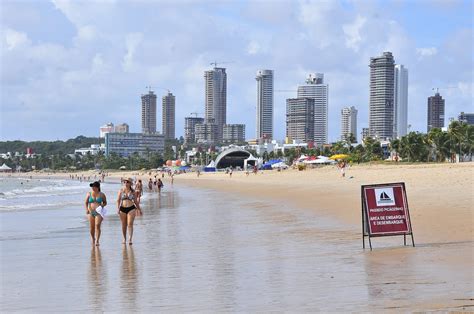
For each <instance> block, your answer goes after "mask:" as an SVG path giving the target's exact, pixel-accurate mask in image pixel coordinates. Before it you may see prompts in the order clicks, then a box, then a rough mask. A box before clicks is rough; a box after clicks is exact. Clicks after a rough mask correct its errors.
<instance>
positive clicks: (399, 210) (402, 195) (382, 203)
mask: <svg viewBox="0 0 474 314" xmlns="http://www.w3.org/2000/svg"><path fill="white" fill-rule="evenodd" d="M362 202H363V205H364V206H363V207H364V210H365V220H366V221H365V227H366V228H368V230H366V231H368V234H369V235H370V236H377V235H403V234H410V233H411V232H412V230H411V225H410V214H409V212H408V204H407V197H406V192H405V185H404V184H403V183H391V184H376V185H363V186H362Z"/></svg>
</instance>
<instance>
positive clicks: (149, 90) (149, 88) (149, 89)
mask: <svg viewBox="0 0 474 314" xmlns="http://www.w3.org/2000/svg"><path fill="white" fill-rule="evenodd" d="M145 88H148V92H151V89H152V88H155V89H156V88H157V89H163V90H165V91H168V93H170V90H169V89H167V88H164V87H159V86H145Z"/></svg>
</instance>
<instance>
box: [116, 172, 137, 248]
mask: <svg viewBox="0 0 474 314" xmlns="http://www.w3.org/2000/svg"><path fill="white" fill-rule="evenodd" d="M123 183H124V187H123V188H122V189H120V191H119V192H118V197H117V208H118V211H117V212H118V214H119V216H120V220H121V221H122V235H123V242H122V243H124V244H125V243H126V241H127V227H128V234H129V238H128V244H130V245H131V244H132V238H133V221H134V220H135V216H136V215H141V209H140V204H139V203H138V201H137V194H136V192H135V191H134V190H133V189H132V179H130V178H129V179H126V180H124V181H123Z"/></svg>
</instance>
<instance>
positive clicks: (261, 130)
mask: <svg viewBox="0 0 474 314" xmlns="http://www.w3.org/2000/svg"><path fill="white" fill-rule="evenodd" d="M255 79H256V80H257V124H256V125H257V134H256V136H257V139H267V140H271V139H273V70H259V71H258V72H257V76H256V77H255Z"/></svg>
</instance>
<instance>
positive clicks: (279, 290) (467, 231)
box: [0, 165, 474, 312]
mask: <svg viewBox="0 0 474 314" xmlns="http://www.w3.org/2000/svg"><path fill="white" fill-rule="evenodd" d="M448 169H450V170H448ZM319 170H320V171H319V172H318V171H316V170H315V171H307V172H304V173H301V172H296V171H293V172H291V171H289V172H284V173H277V172H274V173H268V172H266V173H264V174H261V175H257V176H252V175H251V176H249V177H246V176H245V174H243V173H237V172H234V175H233V178H232V179H229V178H228V177H225V176H224V175H221V174H218V175H210V174H204V175H203V176H201V177H200V178H199V179H197V180H196V175H195V174H189V175H186V176H176V177H175V185H174V186H172V185H171V184H170V182H169V180H168V179H166V181H165V191H164V192H163V193H162V195H161V196H160V197H158V196H157V194H153V195H150V196H148V198H147V199H146V200H144V204H143V209H144V216H143V217H140V218H138V219H137V221H136V230H135V239H134V245H133V246H131V247H130V246H127V245H126V246H124V245H122V244H121V238H120V225H119V219H118V217H117V216H116V215H113V214H112V215H110V216H109V217H108V218H107V219H106V221H105V222H104V224H103V235H102V239H101V246H100V248H92V247H91V245H90V240H89V235H88V226H87V222H86V221H85V220H83V219H84V218H83V208H64V209H61V214H58V212H55V210H56V211H57V210H58V209H51V210H41V211H24V212H21V213H14V212H10V213H0V215H1V216H0V221H1V227H2V237H1V238H0V241H1V242H0V243H1V271H2V279H1V296H2V297H1V300H0V309H1V310H2V312H12V311H31V312H51V311H53V312H64V311H94V312H102V311H111V312H117V311H121V312H156V311H161V312H191V311H199V312H229V311H233V312H256V311H259V312H269V311H287V312H316V311H320V312H335V311H338V312H349V311H351V312H366V311H370V312H380V311H396V312H399V311H403V312H413V311H431V310H437V311H472V310H473V309H474V302H473V301H472V298H473V296H474V292H473V291H474V287H473V282H474V280H473V279H474V278H473V268H472V265H473V264H474V263H473V262H474V256H473V253H474V251H473V239H472V228H473V223H472V222H473V221H472V219H473V216H472V195H473V194H472V193H470V192H472V176H471V174H472V168H471V167H467V166H464V165H463V166H461V167H453V168H452V169H451V168H447V167H445V166H444V165H442V167H440V166H436V165H435V166H434V169H432V168H430V167H408V168H407V169H403V168H402V169H400V168H398V169H394V170H393V169H391V168H390V167H388V168H381V167H379V166H376V167H373V168H370V167H360V168H359V169H357V167H354V168H352V169H350V170H349V171H348V176H353V177H354V178H353V179H345V180H343V179H340V178H338V172H337V171H336V170H334V169H333V168H325V169H323V170H321V169H319ZM433 173H435V174H433ZM440 175H442V176H441V177H440ZM436 176H438V179H440V178H442V180H443V181H441V180H436ZM402 179H403V180H402ZM387 181H405V182H407V192H408V197H409V202H410V209H411V215H412V220H413V228H414V233H415V242H416V244H417V246H416V247H415V248H413V247H409V246H407V247H403V238H401V237H392V238H383V239H382V238H377V239H374V240H373V245H374V248H375V249H374V251H372V252H371V251H368V250H365V251H364V250H362V247H361V246H362V245H361V244H362V243H361V235H360V184H361V183H369V182H370V183H377V182H387ZM197 186H198V187H199V188H197ZM322 187H327V188H326V189H325V190H324V191H322V190H321V188H322ZM112 192H113V193H114V194H112ZM106 193H108V195H115V190H114V191H112V190H111V191H106ZM420 194H423V195H425V196H426V197H425V198H424V199H416V196H419V195H420ZM112 199H113V198H112ZM109 202H110V203H111V205H112V202H111V201H110V200H109ZM427 202H430V203H427ZM425 204H429V205H430V206H428V205H425ZM447 211H449V212H447ZM109 212H110V213H113V212H114V211H113V207H110V208H109ZM45 216H50V217H53V218H52V220H51V223H50V226H49V227H51V228H49V229H48V232H34V231H32V232H31V234H30V235H27V234H25V233H24V232H23V233H20V232H12V234H14V235H13V236H8V235H5V234H4V231H5V230H10V229H14V228H15V226H22V225H24V224H25V221H28V224H27V225H28V226H30V225H34V224H33V223H32V222H35V221H38V220H40V219H41V220H42V221H43V222H42V224H44V217H45ZM68 219H82V220H81V221H82V224H81V226H80V227H74V228H70V227H68V225H67V224H66V225H62V224H61V221H63V220H64V221H68ZM7 225H8V228H10V229H7V228H6V226H7ZM454 227H457V228H454Z"/></svg>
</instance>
